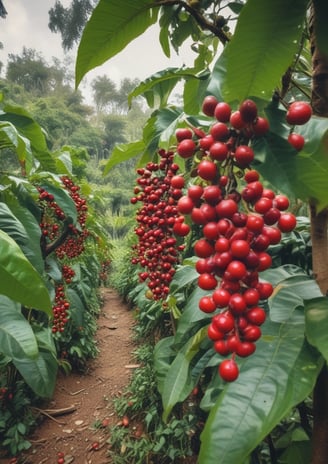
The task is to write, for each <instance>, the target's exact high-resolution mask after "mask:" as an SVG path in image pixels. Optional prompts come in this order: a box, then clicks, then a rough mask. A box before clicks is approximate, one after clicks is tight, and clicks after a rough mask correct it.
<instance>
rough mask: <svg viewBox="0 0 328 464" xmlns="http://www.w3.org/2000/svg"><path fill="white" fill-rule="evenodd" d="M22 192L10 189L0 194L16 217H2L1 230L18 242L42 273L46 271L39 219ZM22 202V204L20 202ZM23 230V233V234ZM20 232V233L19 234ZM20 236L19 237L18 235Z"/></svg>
mask: <svg viewBox="0 0 328 464" xmlns="http://www.w3.org/2000/svg"><path fill="white" fill-rule="evenodd" d="M20 193H21V192H20V191H19V190H18V191H17V190H16V191H15V192H12V191H11V190H9V189H6V190H4V191H3V192H1V193H0V196H1V199H2V200H3V202H4V203H1V204H2V205H3V204H6V205H7V207H9V208H10V211H11V213H12V214H13V215H14V216H13V217H12V218H11V219H10V216H6V215H3V214H2V213H1V215H0V229H2V230H3V231H4V232H6V233H7V234H8V235H9V236H10V237H11V238H12V239H14V240H15V242H17V244H18V245H19V246H20V248H21V250H22V251H23V253H24V255H25V256H26V257H27V258H28V260H29V261H30V262H31V264H32V266H33V267H34V268H35V269H36V270H37V271H38V272H39V273H40V274H42V272H43V271H44V261H43V258H42V253H41V247H40V238H41V229H40V225H39V222H40V221H38V220H37V218H36V217H35V216H34V214H33V213H32V212H31V211H30V210H29V204H28V203H27V202H26V201H24V199H23V198H21V197H20ZM17 197H19V200H21V201H22V204H21V203H19V202H18V200H17ZM33 206H35V205H33ZM22 230H23V232H22ZM19 231H20V233H18V232H19ZM17 234H18V235H17Z"/></svg>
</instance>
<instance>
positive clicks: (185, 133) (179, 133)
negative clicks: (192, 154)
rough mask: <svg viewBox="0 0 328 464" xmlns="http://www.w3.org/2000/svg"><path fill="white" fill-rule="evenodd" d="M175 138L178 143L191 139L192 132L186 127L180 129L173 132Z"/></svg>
mask: <svg viewBox="0 0 328 464" xmlns="http://www.w3.org/2000/svg"><path fill="white" fill-rule="evenodd" d="M175 136H176V139H177V141H178V142H181V141H182V140H185V139H192V136H193V132H192V130H191V129H189V128H188V127H180V128H178V129H177V130H176V131H175Z"/></svg>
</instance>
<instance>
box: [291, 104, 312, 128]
mask: <svg viewBox="0 0 328 464" xmlns="http://www.w3.org/2000/svg"><path fill="white" fill-rule="evenodd" d="M311 116H312V108H311V106H310V105H309V104H308V103H307V102H303V101H296V102H293V103H291V104H290V105H289V108H288V111H287V114H286V121H287V122H288V124H290V125H292V126H294V125H303V124H305V123H307V122H308V121H309V119H310V118H311Z"/></svg>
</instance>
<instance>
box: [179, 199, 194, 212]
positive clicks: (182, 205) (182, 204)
mask: <svg viewBox="0 0 328 464" xmlns="http://www.w3.org/2000/svg"><path fill="white" fill-rule="evenodd" d="M194 206H195V205H194V202H193V201H192V199H191V198H190V197H189V196H187V195H184V196H183V197H181V198H179V200H178V204H177V208H178V211H179V213H181V214H190V213H191V211H192V210H193V208H194Z"/></svg>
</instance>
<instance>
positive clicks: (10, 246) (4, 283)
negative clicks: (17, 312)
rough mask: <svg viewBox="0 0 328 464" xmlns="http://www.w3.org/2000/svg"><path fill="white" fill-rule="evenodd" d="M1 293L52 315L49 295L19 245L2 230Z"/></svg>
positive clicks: (0, 254)
mask: <svg viewBox="0 0 328 464" xmlns="http://www.w3.org/2000/svg"><path fill="white" fill-rule="evenodd" d="M0 276H1V279H0V293H2V294H3V295H6V296H7V297H9V298H11V299H13V300H14V301H18V302H20V303H22V304H23V305H25V306H29V307H33V308H35V309H40V310H42V311H46V312H47V313H49V314H50V311H51V302H50V298H49V293H48V290H47V288H46V287H45V285H44V283H43V281H42V278H41V276H40V274H39V273H38V272H37V271H36V270H35V269H34V267H33V266H32V265H31V263H30V262H29V261H28V260H27V258H26V257H25V256H24V254H23V252H22V251H21V249H20V248H19V246H18V245H17V243H16V242H15V241H14V240H13V239H12V238H10V237H9V235H7V234H6V233H5V232H3V231H2V230H0Z"/></svg>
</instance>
